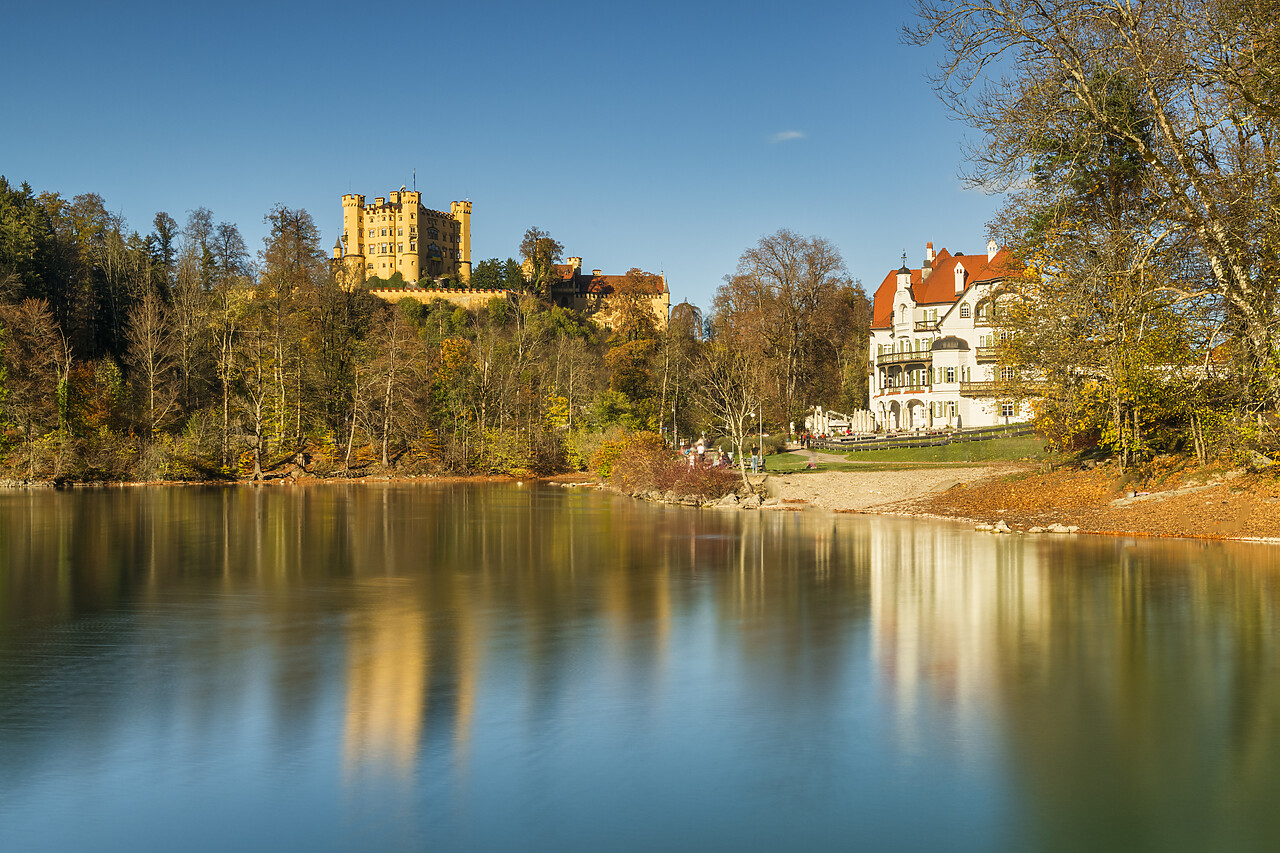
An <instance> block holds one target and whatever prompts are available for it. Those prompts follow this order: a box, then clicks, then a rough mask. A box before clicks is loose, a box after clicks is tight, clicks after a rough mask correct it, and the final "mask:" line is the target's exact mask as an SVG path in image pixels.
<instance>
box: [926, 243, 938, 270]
mask: <svg viewBox="0 0 1280 853" xmlns="http://www.w3.org/2000/svg"><path fill="white" fill-rule="evenodd" d="M936 257H937V255H935V254H934V253H933V244H932V243H925V244H924V259H925V260H926V261H928V262H929V266H933V259H934V258H936Z"/></svg>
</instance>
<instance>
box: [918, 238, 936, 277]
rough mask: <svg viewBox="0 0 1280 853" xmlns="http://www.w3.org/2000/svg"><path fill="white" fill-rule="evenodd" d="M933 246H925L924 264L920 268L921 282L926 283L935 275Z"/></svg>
mask: <svg viewBox="0 0 1280 853" xmlns="http://www.w3.org/2000/svg"><path fill="white" fill-rule="evenodd" d="M933 259H934V254H933V244H932V243H925V244H924V264H923V265H922V266H921V267H920V280H921V281H924V280H925V279H927V278H928V277H929V276H930V274H932V273H933Z"/></svg>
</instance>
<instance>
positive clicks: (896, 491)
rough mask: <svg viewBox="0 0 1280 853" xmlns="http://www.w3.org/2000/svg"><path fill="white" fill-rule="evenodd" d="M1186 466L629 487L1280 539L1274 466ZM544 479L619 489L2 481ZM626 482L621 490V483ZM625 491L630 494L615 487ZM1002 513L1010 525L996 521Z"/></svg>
mask: <svg viewBox="0 0 1280 853" xmlns="http://www.w3.org/2000/svg"><path fill="white" fill-rule="evenodd" d="M1192 473H1193V475H1194V476H1198V477H1200V478H1201V479H1199V480H1196V479H1194V478H1193V477H1184V476H1182V475H1181V474H1180V473H1179V474H1175V475H1173V476H1171V477H1168V478H1166V479H1165V480H1164V481H1162V482H1160V483H1158V484H1156V485H1153V486H1150V487H1149V488H1150V490H1149V491H1141V492H1135V491H1134V490H1133V489H1132V488H1129V489H1128V490H1126V489H1125V488H1124V487H1125V485H1126V484H1129V481H1128V480H1127V479H1126V478H1125V477H1124V475H1123V473H1122V472H1119V471H1117V470H1116V469H1115V468H1114V467H1111V466H1107V465H1101V466H1097V467H1096V468H1093V469H1091V470H1083V469H1075V468H1059V469H1058V470H1056V471H1049V472H1045V471H1041V470H1037V469H1035V468H1032V467H1030V466H1027V465H1025V464H1018V463H990V464H981V463H979V464H975V465H972V466H964V467H949V468H902V469H890V470H876V471H816V472H803V473H789V474H768V475H766V476H764V477H761V478H760V479H758V480H755V479H753V484H754V487H755V489H756V491H757V492H760V493H761V498H760V499H759V500H758V501H755V500H753V501H751V502H747V501H742V502H738V501H737V500H736V499H735V500H734V501H729V502H726V501H724V500H721V501H710V502H698V501H691V500H688V499H685V500H664V499H663V497H662V496H657V495H631V497H633V498H637V499H640V500H650V501H655V500H656V501H658V502H664V503H672V504H681V505H685V506H704V507H707V508H715V509H735V510H743V509H757V510H760V511H769V510H776V511H790V512H798V511H805V510H817V511H822V512H831V513H836V514H845V513H852V514H863V515H885V516H898V517H910V518H927V519H931V520H938V521H952V522H958V523H960V524H968V525H973V526H975V527H977V528H979V529H991V528H992V527H993V526H994V527H995V528H996V530H995V531H994V532H1008V533H1021V534H1027V535H1046V536H1054V535H1062V534H1063V533H1066V532H1068V531H1067V530H1066V529H1065V528H1068V527H1073V528H1075V529H1074V530H1071V531H1069V532H1073V533H1078V534H1089V535H1097V536H1120V537H1125V536H1128V537H1152V538H1181V539H1202V540H1213V541H1232V542H1256V543H1263V544H1273V545H1274V544H1280V477H1278V476H1277V475H1276V473H1275V472H1274V471H1273V470H1271V469H1267V470H1266V471H1264V472H1254V473H1247V472H1243V471H1228V470H1217V469H1204V470H1202V471H1199V472H1192ZM397 483H400V484H403V483H414V484H452V483H515V484H523V483H530V484H532V483H539V484H543V485H552V486H565V487H595V488H605V489H612V487H610V486H608V484H605V483H602V482H601V481H600V480H599V478H598V477H596V476H595V475H593V474H591V473H589V472H567V473H563V474H553V475H542V476H530V477H525V478H523V479H522V478H520V477H516V476H510V475H495V474H470V475H433V474H420V475H412V474H410V475H398V476H397V475H387V474H368V475H363V476H360V477H318V476H314V475H307V476H302V477H291V476H287V475H286V476H277V477H273V478H271V479H267V480H256V481H255V480H226V481H150V482H147V481H130V482H119V481H117V482H110V481H98V482H85V483H79V482H77V483H54V482H53V481H47V480H46V481H34V482H25V481H17V480H2V481H0V490H20V489H32V490H44V489H58V490H69V489H94V488H97V489H106V488H134V487H154V486H187V487H190V486H196V487H210V486H212V487H228V486H235V487H245V486H248V487H254V488H262V487H282V486H283V487H294V486H302V487H313V486H323V485H351V484H359V485H374V484H388V485H389V484H397ZM614 491H618V490H614ZM618 493H619V494H624V493H623V492H621V491H618ZM1001 523H1003V525H1004V526H1005V527H1007V530H1002V529H1000V525H1001Z"/></svg>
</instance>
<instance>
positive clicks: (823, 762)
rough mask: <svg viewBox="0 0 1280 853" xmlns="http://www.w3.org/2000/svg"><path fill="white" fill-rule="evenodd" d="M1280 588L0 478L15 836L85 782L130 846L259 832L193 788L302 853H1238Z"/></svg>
mask: <svg viewBox="0 0 1280 853" xmlns="http://www.w3.org/2000/svg"><path fill="white" fill-rule="evenodd" d="M1276 569H1277V558H1276V555H1275V552H1274V551H1273V550H1272V549H1270V548H1267V547H1265V546H1257V545H1246V544H1229V543H1228V544H1223V543H1198V542H1162V541H1140V540H1117V539H1105V538H1095V537H1061V538H1047V537H1045V538H1031V537H1008V536H1005V537H999V536H992V535H987V534H978V533H974V532H973V531H971V530H968V529H966V528H964V527H961V526H957V525H948V524H932V523H920V522H913V521H909V520H902V519H885V518H868V517H846V516H831V515H821V514H814V513H803V514H798V513H719V512H710V511H689V510H683V509H677V508H666V507H656V506H649V505H645V504H638V503H634V502H631V501H628V500H622V499H615V498H610V497H608V496H602V495H597V494H590V493H582V492H575V491H568V490H559V489H550V488H517V487H509V486H495V487H474V486H412V487H411V486H401V485H387V486H385V487H375V486H352V487H343V486H332V485H326V486H321V487H314V488H309V489H300V490H296V491H284V490H272V489H258V490H255V489H121V490H112V491H106V492H77V493H43V494H5V495H0V846H3V847H5V848H6V849H56V848H57V847H58V846H59V845H62V846H63V847H66V846H71V847H75V846H84V845H83V843H81V844H78V845H77V842H78V841H79V842H83V841H84V838H83V837H79V836H77V835H76V826H77V824H76V822H70V823H68V822H67V821H64V820H60V819H59V815H60V814H61V810H63V809H65V808H66V806H67V804H68V802H70V801H72V800H75V801H76V802H79V801H80V799H79V794H77V793H76V792H82V791H84V790H86V789H88V790H90V791H92V792H93V793H94V794H95V798H94V802H95V803H96V804H97V805H93V806H82V807H81V810H80V811H78V812H77V813H78V814H81V813H82V814H84V818H85V821H86V822H87V825H92V819H93V818H94V816H95V815H96V816H97V817H100V818H103V819H106V816H107V815H108V814H110V815H112V816H113V819H114V820H115V821H116V822H119V820H120V817H119V814H121V813H123V814H125V815H132V816H133V817H134V818H135V822H134V823H133V824H130V826H131V827H132V828H131V829H129V830H128V831H127V832H126V833H124V835H123V836H122V838H124V839H125V840H127V841H128V845H132V846H133V847H135V848H140V849H161V848H162V847H163V846H164V844H165V840H166V839H168V838H170V837H171V836H173V835H175V834H180V828H186V827H189V826H190V825H191V824H192V823H193V822H194V823H195V824H200V823H201V822H202V821H205V822H208V823H209V824H210V825H209V827H208V829H209V831H210V833H211V834H210V835H209V838H211V839H213V840H211V841H210V842H209V849H216V848H225V847H227V846H230V845H233V844H237V843H240V842H242V841H245V840H246V838H245V837H241V835H240V833H249V832H250V831H249V830H244V829H239V828H236V827H234V826H225V825H223V824H221V823H219V822H216V821H212V820H211V819H210V818H208V817H206V816H205V811H204V810H203V807H202V806H201V805H200V803H202V802H206V801H207V800H208V799H209V798H213V799H214V800H215V801H230V802H231V803H232V804H233V805H234V806H235V807H236V808H237V809H241V810H243V811H245V812H246V813H248V814H252V815H257V816H258V819H259V820H260V821H262V822H265V823H266V824H268V825H272V826H276V827H277V828H278V829H279V830H280V831H289V832H294V831H296V829H297V824H298V823H299V822H303V821H305V822H307V825H308V826H309V827H310V829H309V830H307V831H308V832H310V833H311V834H312V837H311V838H310V839H309V843H310V844H311V845H312V846H315V847H316V849H343V848H344V847H350V846H351V845H352V844H353V843H355V842H356V841H357V840H358V841H359V842H360V844H362V845H364V846H367V844H368V843H369V842H370V840H371V839H373V840H381V841H382V842H385V843H386V844H388V845H389V846H391V847H397V848H398V847H412V846H415V845H418V843H419V842H424V843H425V842H426V841H427V840H431V841H434V842H437V843H439V844H440V845H441V846H444V847H446V848H454V849H458V848H477V847H485V846H491V847H504V846H507V847H509V846H512V845H513V844H514V845H515V846H519V847H531V846H533V847H536V846H544V847H548V848H555V849H590V848H592V847H593V846H597V847H598V846H609V847H612V848H614V849H618V848H619V847H622V848H630V849H646V848H647V847H652V846H654V845H657V844H661V843H670V842H671V841H672V840H679V841H681V842H682V843H683V844H684V845H685V846H688V845H693V846H698V844H699V843H701V844H702V846H711V847H716V846H722V845H723V844H724V843H725V839H736V840H737V841H738V842H739V843H740V846H743V847H747V848H750V847H757V848H760V849H770V848H772V849H779V848H782V847H789V848H796V847H805V846H816V847H823V846H831V845H832V844H834V843H837V842H843V841H847V840H848V839H849V838H856V839H859V840H862V841H864V842H865V843H867V844H868V845H869V846H876V844H877V842H892V843H894V844H898V845H900V846H907V847H923V846H930V847H945V848H947V849H1001V848H1004V849H1015V848H1016V849H1025V848H1027V847H1031V848H1039V849H1052V848H1059V847H1061V848H1072V849H1079V848H1080V847H1082V846H1085V845H1088V846H1091V847H1100V848H1104V849H1105V848H1114V849H1133V848H1142V847H1153V848H1154V847H1159V848H1161V849H1179V848H1181V849H1196V848H1200V849H1203V848H1204V847H1210V846H1213V847H1222V846H1227V845H1224V843H1223V842H1224V841H1225V842H1228V843H1229V844H1233V845H1235V846H1237V847H1239V848H1244V849H1248V848H1250V847H1254V846H1258V845H1262V844H1264V843H1266V842H1269V841H1272V840H1274V839H1277V838H1280V824H1278V823H1277V819H1276V818H1273V817H1271V811H1270V809H1269V802H1270V801H1271V800H1272V799H1274V797H1275V796H1276V795H1277V794H1280V748H1278V747H1280V745H1278V744H1277V743H1276V736H1277V735H1276V733H1277V732H1278V731H1280V725H1278V724H1280V719H1278V714H1280V679H1278V678H1277V677H1276V676H1277V675H1280V656H1278V654H1277V633H1278V632H1277V625H1276V624H1275V622H1276V614H1277V607H1276V605H1277V600H1278V599H1277V592H1278V590H1277V571H1276ZM121 779H124V780H125V781H126V782H127V783H128V784H127V785H126V786H125V787H123V788H121V787H120V785H119V783H120V780H121ZM126 792H127V793H126ZM391 792H398V797H384V795H387V794H389V793H391ZM366 795H367V797H368V799H365V797H366ZM353 797H354V798H355V799H353ZM154 801H159V802H163V803H166V804H167V805H168V807H169V811H168V812H167V814H169V815H170V816H169V817H165V818H159V817H157V816H156V812H155V810H154V809H152V808H149V807H143V806H142V805H140V803H145V802H154ZM391 802H395V803H397V805H396V806H395V807H394V809H393V808H392V807H391V806H390V805H388V803H391ZM922 802H928V803H929V804H930V808H929V810H928V815H927V816H922V815H921V813H920V804H921V803H922ZM95 809H97V810H98V811H96V812H95ZM85 810H87V812H86V811H85ZM655 815H661V820H656V819H655ZM602 816H607V817H602ZM499 817H501V820H499ZM370 821H372V823H373V825H375V826H376V827H380V828H378V829H371V828H370ZM6 826H7V827H8V829H6V828H5V827H6ZM370 832H373V835H372V836H370V834H369V833H370ZM619 838H621V839H625V843H619V840H618V839H619ZM530 839H532V840H533V842H536V843H529V840H530ZM250 840H252V837H251V836H250ZM517 840H518V841H520V842H521V843H516V842H517ZM11 842H12V843H11ZM15 844H16V846H15ZM33 845H34V846H33ZM128 845H125V844H123V843H122V844H121V845H120V846H121V848H122V849H124V848H125V847H126V846H128Z"/></svg>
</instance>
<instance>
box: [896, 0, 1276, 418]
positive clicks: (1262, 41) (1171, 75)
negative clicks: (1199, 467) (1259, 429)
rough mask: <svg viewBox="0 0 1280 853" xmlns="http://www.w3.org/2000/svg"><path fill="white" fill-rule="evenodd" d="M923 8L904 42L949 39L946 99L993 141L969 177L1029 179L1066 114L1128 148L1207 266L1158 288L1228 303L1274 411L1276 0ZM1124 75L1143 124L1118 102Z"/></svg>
mask: <svg viewBox="0 0 1280 853" xmlns="http://www.w3.org/2000/svg"><path fill="white" fill-rule="evenodd" d="M916 8H917V12H918V23H917V24H916V25H914V26H913V27H910V28H909V29H908V30H907V32H906V36H907V38H908V40H909V41H912V42H914V43H916V44H922V45H923V44H928V43H931V42H935V41H936V42H940V43H941V46H942V48H943V58H942V60H941V64H940V66H939V73H938V75H937V77H936V78H935V82H936V84H937V86H938V89H939V93H940V94H941V95H942V97H943V99H944V101H945V102H946V103H947V104H948V105H950V106H951V108H952V109H953V110H954V111H955V112H956V114H957V115H958V116H959V117H960V118H962V119H964V120H965V121H967V122H968V123H969V124H970V125H971V126H973V127H974V128H976V129H977V130H979V131H980V132H981V133H982V134H983V135H984V137H985V144H984V145H983V146H982V147H981V148H978V149H977V150H975V151H974V152H973V157H972V162H973V166H974V170H973V173H972V175H971V179H972V180H973V181H974V182H975V183H978V184H981V185H983V186H986V187H991V188H1001V187H1008V186H1010V185H1012V184H1014V183H1016V182H1018V181H1020V180H1021V179H1022V178H1023V176H1025V175H1027V174H1028V172H1029V171H1030V165H1031V163H1032V162H1034V161H1037V160H1039V159H1041V157H1042V154H1043V148H1042V146H1041V145H1040V141H1041V140H1043V139H1044V138H1045V136H1046V135H1052V132H1053V130H1054V129H1055V127H1056V126H1057V125H1058V124H1059V123H1060V122H1061V121H1062V119H1063V117H1064V116H1065V115H1067V113H1068V111H1071V112H1075V113H1077V114H1078V115H1080V116H1083V117H1084V118H1086V119H1087V122H1081V121H1079V120H1073V121H1072V124H1073V125H1074V126H1075V127H1077V128H1079V132H1080V133H1081V134H1083V139H1082V143H1083V144H1081V142H1078V143H1077V144H1076V146H1075V147H1076V148H1077V149H1078V150H1081V151H1089V150H1092V151H1098V150H1102V149H1103V146H1104V145H1106V144H1112V145H1119V146H1127V147H1130V148H1131V149H1132V152H1133V153H1134V155H1136V157H1137V158H1140V159H1141V161H1142V162H1143V163H1144V164H1145V168H1146V169H1147V170H1148V172H1149V175H1150V186H1151V191H1150V197H1151V198H1153V199H1157V200H1159V204H1160V208H1161V210H1160V214H1161V215H1160V217H1159V218H1161V219H1162V220H1163V221H1164V222H1166V223H1168V234H1169V237H1170V238H1185V239H1187V241H1188V243H1193V244H1194V251H1195V253H1196V254H1197V255H1198V256H1199V258H1200V259H1201V262H1200V264H1199V266H1200V267H1201V268H1202V269H1203V270H1204V272H1205V274H1204V275H1203V277H1199V278H1197V279H1195V280H1194V281H1191V282H1170V283H1169V284H1167V285H1165V286H1167V287H1168V288H1170V292H1171V293H1173V294H1174V295H1175V296H1177V297H1179V298H1180V299H1186V300H1197V299H1202V298H1205V297H1212V298H1216V299H1220V300H1221V301H1222V304H1223V309H1224V316H1223V319H1224V321H1225V322H1224V325H1223V332H1224V334H1226V335H1227V336H1228V337H1229V339H1232V340H1234V341H1235V342H1236V343H1237V344H1238V345H1239V346H1238V352H1239V356H1240V358H1239V360H1238V367H1239V368H1240V370H1241V371H1242V373H1243V374H1244V375H1245V380H1246V382H1247V383H1248V385H1249V387H1250V388H1251V389H1252V391H1251V393H1252V394H1254V395H1256V397H1257V399H1258V400H1259V402H1260V403H1261V404H1263V405H1264V406H1266V407H1267V408H1271V409H1274V408H1275V407H1276V405H1277V404H1280V353H1277V348H1276V334H1277V284H1278V283H1280V253H1278V252H1277V251H1276V249H1277V247H1278V246H1280V204H1277V203H1276V202H1277V200H1280V161H1278V160H1277V156H1278V155H1277V151H1278V149H1277V142H1280V140H1278V139H1277V122H1276V119H1277V112H1278V110H1277V108H1276V107H1275V104H1276V100H1275V98H1274V97H1272V96H1273V94H1274V88H1275V74H1274V69H1275V67H1276V62H1275V58H1276V56H1277V52H1276V47H1277V38H1276V32H1277V31H1276V15H1275V11H1276V8H1275V4H1274V2H1270V0H1205V2H1201V3H1167V2H1132V0H1062V2H1057V3H1053V4H1051V5H1045V4H1041V3H1029V2H1026V1H1025V0H990V2H967V1H966V2H940V0H918V2H917V4H916ZM996 68H999V69H1001V74H1000V76H998V77H997V76H995V75H994V74H993V73H992V71H993V69H996ZM1118 83H1122V84H1123V86H1125V87H1126V88H1128V89H1129V90H1130V91H1132V93H1134V95H1136V103H1137V104H1140V105H1141V114H1142V115H1144V116H1145V117H1147V118H1145V119H1144V120H1142V121H1135V120H1134V113H1132V112H1131V111H1128V110H1116V109H1115V100H1114V99H1115V95H1116V92H1117V88H1116V87H1117V84H1118ZM1157 233H1159V232H1157Z"/></svg>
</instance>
